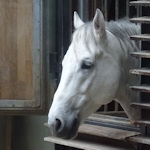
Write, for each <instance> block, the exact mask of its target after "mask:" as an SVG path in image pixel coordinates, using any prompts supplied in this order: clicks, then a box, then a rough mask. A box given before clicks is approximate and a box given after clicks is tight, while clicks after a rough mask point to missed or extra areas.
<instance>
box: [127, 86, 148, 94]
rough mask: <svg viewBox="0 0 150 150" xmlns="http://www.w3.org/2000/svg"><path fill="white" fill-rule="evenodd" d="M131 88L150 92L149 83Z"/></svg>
mask: <svg viewBox="0 0 150 150" xmlns="http://www.w3.org/2000/svg"><path fill="white" fill-rule="evenodd" d="M130 89H132V90H135V91H140V92H146V93H150V86H148V85H141V86H131V87H130Z"/></svg>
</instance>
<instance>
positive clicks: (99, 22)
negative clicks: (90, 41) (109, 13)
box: [93, 9, 106, 37]
mask: <svg viewBox="0 0 150 150" xmlns="http://www.w3.org/2000/svg"><path fill="white" fill-rule="evenodd" d="M93 25H94V29H95V31H96V33H97V34H98V35H99V36H100V37H103V36H105V34H106V31H105V20H104V16H103V14H102V12H101V11H100V10H99V9H96V13H95V16H94V19H93Z"/></svg>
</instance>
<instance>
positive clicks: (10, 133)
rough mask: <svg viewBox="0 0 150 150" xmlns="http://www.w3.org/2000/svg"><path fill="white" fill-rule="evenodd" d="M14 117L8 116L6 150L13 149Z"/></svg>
mask: <svg viewBox="0 0 150 150" xmlns="http://www.w3.org/2000/svg"><path fill="white" fill-rule="evenodd" d="M12 141H13V117H12V116H8V117H7V122H6V150H13V143H12Z"/></svg>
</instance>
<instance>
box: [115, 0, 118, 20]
mask: <svg viewBox="0 0 150 150" xmlns="http://www.w3.org/2000/svg"><path fill="white" fill-rule="evenodd" d="M118 18H119V1H118V0H115V20H117V19H118Z"/></svg>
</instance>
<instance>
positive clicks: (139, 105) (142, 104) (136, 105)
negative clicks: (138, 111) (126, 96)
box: [131, 102, 150, 109]
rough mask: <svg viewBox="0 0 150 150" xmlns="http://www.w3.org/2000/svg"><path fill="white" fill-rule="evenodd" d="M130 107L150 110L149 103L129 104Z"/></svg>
mask: <svg viewBox="0 0 150 150" xmlns="http://www.w3.org/2000/svg"><path fill="white" fill-rule="evenodd" d="M131 105H132V106H135V107H140V108H144V109H150V103H136V102H134V103H131Z"/></svg>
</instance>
